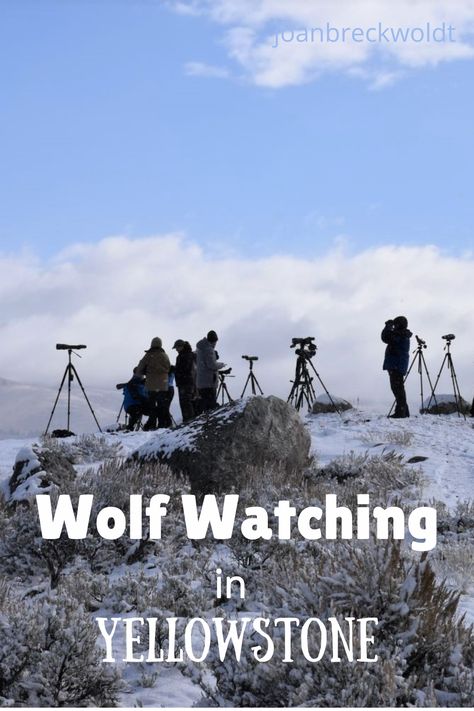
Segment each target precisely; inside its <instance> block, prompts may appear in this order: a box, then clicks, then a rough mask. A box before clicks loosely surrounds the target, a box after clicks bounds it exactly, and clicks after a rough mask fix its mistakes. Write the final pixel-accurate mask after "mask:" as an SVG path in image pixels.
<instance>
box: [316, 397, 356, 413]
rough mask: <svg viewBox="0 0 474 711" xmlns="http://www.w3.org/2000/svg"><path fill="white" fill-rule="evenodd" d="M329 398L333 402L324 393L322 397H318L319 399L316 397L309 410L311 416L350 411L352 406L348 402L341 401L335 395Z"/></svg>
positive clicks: (341, 399)
mask: <svg viewBox="0 0 474 711" xmlns="http://www.w3.org/2000/svg"><path fill="white" fill-rule="evenodd" d="M331 398H332V400H333V402H331V400H330V398H329V397H328V396H327V395H326V393H325V394H324V395H319V397H317V398H316V400H315V401H314V402H313V407H312V408H311V412H312V414H313V415H321V414H325V413H327V412H337V410H339V412H344V411H345V410H352V405H351V403H350V402H349V401H348V400H343V398H342V397H337V396H336V395H331ZM334 404H336V406H337V410H336V408H335V407H334Z"/></svg>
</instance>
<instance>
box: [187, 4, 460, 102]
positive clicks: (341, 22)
mask: <svg viewBox="0 0 474 711" xmlns="http://www.w3.org/2000/svg"><path fill="white" fill-rule="evenodd" d="M187 5H189V7H190V8H191V9H192V11H193V12H199V13H201V14H205V15H207V16H208V17H210V19H211V20H212V21H214V22H215V23H216V24H217V25H219V26H221V27H222V32H223V41H224V44H225V46H226V47H227V51H228V54H229V55H230V56H231V57H232V58H233V59H235V60H236V61H237V62H238V63H239V64H240V65H241V67H243V68H244V70H245V71H246V73H247V75H248V77H249V78H250V79H251V81H253V82H254V83H255V84H257V85H260V86H267V87H273V88H278V87H282V86H288V85H293V84H302V83H306V82H309V81H312V80H313V79H314V78H315V77H317V76H319V75H320V74H322V73H324V72H328V71H342V72H347V73H352V71H351V70H353V69H357V68H359V69H362V68H363V69H365V72H364V73H363V75H367V74H369V75H370V76H371V79H370V84H371V85H372V86H374V87H377V88H381V87H382V86H388V85H389V84H390V83H392V82H393V81H394V80H395V79H396V78H398V77H399V76H401V75H402V73H401V72H400V70H404V69H409V70H414V69H416V68H421V67H425V66H435V65H437V64H438V63H440V62H443V61H454V60H461V59H472V57H473V56H474V42H473V32H474V0H449V1H448V0H417V2H413V0H398V2H394V1H393V0H358V2H354V1H353V0H338V1H337V2H334V0H311V1H308V0H201V1H200V2H199V0H192V2H190V3H189V4H188V3H186V2H184V1H182V2H179V9H180V11H181V12H182V11H183V6H187ZM428 22H429V23H431V28H432V29H434V28H435V27H442V26H443V23H445V27H446V28H447V27H448V26H452V27H453V28H454V29H453V31H452V33H451V38H452V39H454V40H455V41H453V42H451V41H445V42H434V41H433V40H432V38H431V41H426V38H425V39H423V41H421V42H419V41H408V42H398V43H394V42H386V41H385V40H382V41H381V42H379V41H376V42H374V43H370V42H367V41H363V42H355V41H351V40H350V39H349V35H348V36H347V37H348V39H347V41H345V42H332V43H331V42H323V43H321V42H317V41H316V42H306V43H304V42H296V41H292V42H287V43H285V42H283V41H280V42H279V46H278V47H277V48H274V47H273V46H272V45H274V44H275V35H276V33H281V32H285V31H288V32H291V31H300V32H301V31H302V30H304V29H308V30H311V28H318V27H322V28H325V27H326V23H330V25H331V26H333V27H336V28H344V27H350V28H357V27H360V28H363V29H368V28H369V27H373V26H375V27H378V23H382V25H383V26H384V27H389V28H390V27H393V28H394V29H395V31H396V30H397V28H411V29H413V28H415V27H422V28H425V27H426V24H427V23H428ZM317 36H318V35H316V37H317ZM287 37H288V35H287ZM418 37H419V33H418ZM440 37H441V35H440V34H439V33H438V35H437V38H438V39H440ZM446 39H447V40H448V39H449V35H448V34H447V35H446ZM379 75H380V77H379Z"/></svg>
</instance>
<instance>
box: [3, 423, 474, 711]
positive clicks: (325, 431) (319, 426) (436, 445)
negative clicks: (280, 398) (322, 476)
mask: <svg viewBox="0 0 474 711" xmlns="http://www.w3.org/2000/svg"><path fill="white" fill-rule="evenodd" d="M306 425H307V427H308V428H309V431H310V433H311V436H312V449H313V453H314V455H315V456H316V458H317V460H318V462H319V463H320V464H321V466H324V465H326V464H328V463H329V462H330V461H331V460H333V459H334V458H336V457H338V456H340V455H343V454H348V453H350V452H354V453H355V454H365V453H369V454H374V455H375V454H381V453H383V452H384V451H385V452H388V451H394V452H396V453H397V454H400V455H402V456H403V458H404V461H406V462H408V461H409V460H410V459H412V458H416V461H415V462H414V463H413V464H409V466H414V467H417V468H418V469H421V470H422V473H423V480H424V483H423V494H422V495H423V498H424V499H425V501H426V502H427V503H428V502H429V501H430V500H432V499H437V500H440V501H443V502H444V503H445V504H446V505H447V506H448V507H449V508H452V509H454V508H455V507H456V505H457V503H458V502H460V501H467V500H469V499H471V500H472V499H474V427H473V420H472V418H468V419H467V420H465V419H464V418H462V417H458V416H457V415H449V416H443V415H442V416H432V415H415V416H413V417H411V418H409V419H406V420H392V419H387V417H386V416H384V415H380V414H377V413H374V412H371V411H361V410H349V411H347V412H344V413H343V414H342V416H339V415H337V414H327V415H318V416H309V417H308V418H307V419H306ZM156 436H157V434H156V433H148V432H133V433H123V432H122V433H107V434H104V435H103V437H104V438H105V440H106V442H107V443H108V444H113V443H119V447H118V448H117V450H116V451H117V456H126V455H128V454H129V453H131V452H133V451H135V450H136V449H138V448H139V447H142V446H143V445H146V444H147V442H148V441H149V440H150V439H151V438H154V437H156ZM158 436H159V435H158ZM163 436H166V433H163ZM34 441H36V440H35V439H34V438H28V439H5V440H0V485H1V486H2V487H3V488H4V487H5V486H6V483H7V481H8V477H9V476H10V474H11V471H12V466H13V463H14V460H15V457H16V455H17V453H18V451H19V450H20V449H21V448H22V447H24V446H26V445H31V443H32V442H34ZM419 458H422V460H421V461H420V459H419ZM88 466H90V465H88ZM129 571H130V568H129ZM461 610H462V611H463V612H465V613H466V617H467V619H468V620H469V621H470V622H474V589H471V590H469V591H466V594H465V595H463V597H462V600H461ZM132 667H133V668H129V669H126V670H125V673H124V679H125V681H126V682H127V683H129V684H130V687H129V688H130V692H129V693H127V692H125V693H124V694H123V695H122V699H121V702H122V705H124V706H131V705H133V704H139V705H143V706H150V705H153V706H156V705H162V706H191V705H193V704H194V703H196V702H197V701H198V700H199V697H200V691H199V690H198V688H197V687H196V686H195V685H194V684H193V683H192V682H191V680H190V679H188V678H186V677H184V676H183V675H182V674H181V673H180V672H179V671H178V670H177V669H163V670H160V671H159V672H158V673H159V680H156V681H157V683H156V685H155V680H154V679H146V676H143V675H144V674H145V672H143V671H139V670H137V669H136V665H132ZM140 674H142V676H143V679H142V681H143V683H141V684H140V683H139V682H138V677H137V675H138V676H139V675H140ZM156 687H158V688H159V689H160V698H159V699H158V700H157V697H156V693H157V689H156Z"/></svg>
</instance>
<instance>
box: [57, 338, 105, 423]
mask: <svg viewBox="0 0 474 711" xmlns="http://www.w3.org/2000/svg"><path fill="white" fill-rule="evenodd" d="M86 347H87V346H68V345H65V344H63V343H57V344H56V350H60V351H64V350H67V352H68V356H69V361H68V364H67V365H66V368H65V370H64V375H63V378H62V380H61V385H60V386H59V390H58V394H57V395H56V400H55V401H54V405H53V409H52V411H51V415H50V417H49V420H48V424H47V426H46V430H45V432H44V434H45V435H46V434H48V430H49V426H50V424H51V420H52V419H53V415H54V411H55V410H56V405H57V404H58V401H59V397H60V395H61V390H62V389H63V385H64V381H65V380H66V377H67V430H68V432H69V431H70V430H69V427H70V423H71V383H72V381H73V380H74V376H76V379H77V382H78V383H79V385H80V387H81V390H82V394H83V395H84V397H85V399H86V402H87V404H88V405H89V410H90V411H91V413H92V417H93V418H94V420H95V423H96V425H97V427H98V428H99V432H102V430H101V428H100V425H99V422H98V420H97V417H96V416H95V412H94V410H93V409H92V405H91V404H90V402H89V398H88V397H87V394H86V391H85V390H84V386H83V384H82V382H81V379H80V377H79V373H78V372H77V370H76V367H75V365H74V363H72V360H71V358H72V354H73V353H74V355H76V356H77V357H78V358H81V357H82V356H80V355H79V353H76V350H75V349H80V348H86Z"/></svg>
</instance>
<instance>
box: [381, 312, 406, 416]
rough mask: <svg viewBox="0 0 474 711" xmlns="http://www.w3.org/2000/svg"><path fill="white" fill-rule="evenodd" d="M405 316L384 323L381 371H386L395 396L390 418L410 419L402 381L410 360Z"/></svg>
mask: <svg viewBox="0 0 474 711" xmlns="http://www.w3.org/2000/svg"><path fill="white" fill-rule="evenodd" d="M412 335H413V334H412V332H411V331H409V330H408V321H407V319H406V317H405V316H397V317H396V318H394V319H389V320H388V321H386V322H385V328H384V329H383V331H382V336H381V337H382V341H383V342H384V343H386V344H387V348H386V349H385V359H384V362H383V369H384V370H387V371H388V375H389V378H390V387H391V388H392V392H393V394H394V395H395V400H396V406H395V412H394V413H393V415H391V417H410V412H409V410H408V405H407V396H406V392H405V385H404V379H405V375H406V373H407V370H408V363H409V360H410V338H411V336H412Z"/></svg>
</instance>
